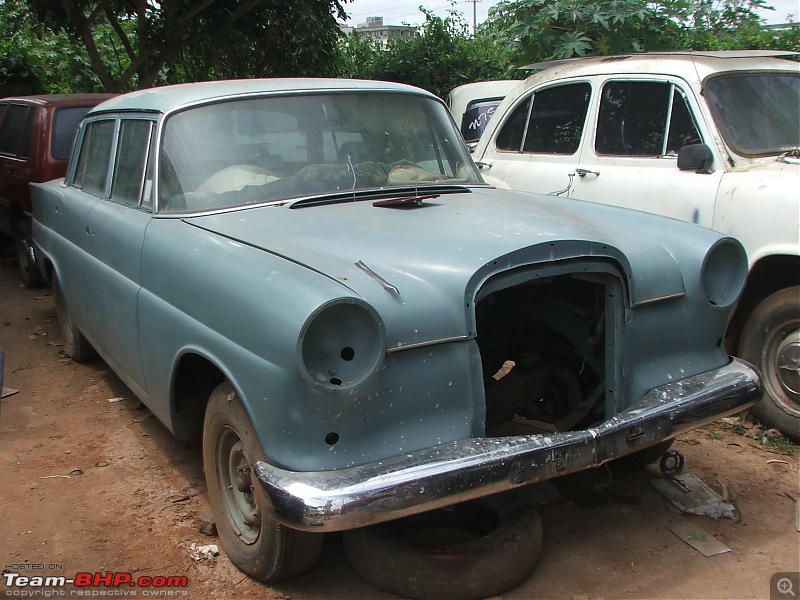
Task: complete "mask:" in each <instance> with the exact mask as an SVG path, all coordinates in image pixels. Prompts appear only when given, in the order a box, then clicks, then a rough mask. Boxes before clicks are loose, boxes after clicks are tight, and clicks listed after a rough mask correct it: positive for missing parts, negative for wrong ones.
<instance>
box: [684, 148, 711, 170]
mask: <svg viewBox="0 0 800 600" xmlns="http://www.w3.org/2000/svg"><path fill="white" fill-rule="evenodd" d="M712 162H714V155H713V154H711V148H709V147H708V146H707V145H706V144H690V145H689V146H684V147H683V148H681V149H680V152H678V168H679V169H680V170H681V171H694V172H695V173H700V174H701V175H710V174H711V173H713V172H714V169H712V168H711V163H712Z"/></svg>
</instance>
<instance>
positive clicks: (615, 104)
mask: <svg viewBox="0 0 800 600" xmlns="http://www.w3.org/2000/svg"><path fill="white" fill-rule="evenodd" d="M701 141H702V139H701V137H700V133H699V131H698V128H697V125H696V123H695V120H694V117H693V116H692V113H691V110H690V109H689V105H688V103H687V100H686V96H685V94H684V93H683V92H682V90H680V88H678V87H677V86H675V85H674V84H672V83H668V82H662V81H610V82H608V83H606V84H605V85H604V86H603V92H602V95H601V97H600V111H599V114H598V119H597V134H596V138H595V151H596V152H597V154H598V155H611V156H642V157H659V156H675V155H677V153H678V151H679V150H680V149H681V148H682V147H683V146H687V145H689V144H697V143H700V142H701Z"/></svg>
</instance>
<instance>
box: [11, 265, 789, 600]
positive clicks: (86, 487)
mask: <svg viewBox="0 0 800 600" xmlns="http://www.w3.org/2000/svg"><path fill="white" fill-rule="evenodd" d="M60 341H61V340H60V336H59V332H58V326H57V323H56V321H55V312H54V304H53V298H52V295H51V292H50V290H49V289H26V288H24V287H21V286H20V284H19V283H18V279H17V274H16V271H15V269H14V268H13V262H12V261H9V260H2V261H0V347H3V348H4V349H5V352H6V359H5V387H6V388H11V389H15V390H19V391H18V392H17V393H15V394H13V395H10V396H7V397H5V398H3V399H2V404H1V405H0V506H2V512H1V513H0V514H1V515H2V519H0V560H2V563H0V564H2V565H3V567H4V571H5V572H10V573H14V572H16V573H21V574H22V575H27V576H36V575H40V576H45V575H47V576H57V575H63V576H65V577H68V578H69V577H73V576H74V575H75V574H76V573H78V572H88V573H94V572H106V571H112V572H119V573H131V574H133V577H134V578H136V577H140V576H144V575H147V576H151V577H157V576H165V577H170V576H185V577H186V578H187V580H188V587H187V588H185V589H178V590H175V589H173V590H171V591H172V592H174V593H176V594H179V595H184V596H185V595H188V596H189V597H195V598H198V599H199V598H266V599H288V598H292V599H304V598H324V599H339V598H342V599H343V598H354V599H372V598H376V599H380V598H393V597H394V596H392V595H390V594H387V593H385V592H382V591H380V590H378V589H376V588H374V587H372V586H371V585H370V584H368V583H366V582H365V581H363V580H362V579H360V578H359V577H358V575H356V574H355V572H354V571H353V570H352V569H351V567H350V566H349V565H348V563H347V561H346V560H345V558H344V555H343V552H342V541H341V536H339V535H336V534H332V535H329V536H328V538H327V539H326V544H325V547H324V550H323V556H322V559H321V561H320V563H319V564H318V565H317V566H316V567H315V568H314V569H313V570H312V571H311V572H309V573H307V574H305V575H303V576H300V577H298V578H295V579H293V580H290V581H287V582H285V583H281V584H279V585H270V586H266V585H261V584H259V583H256V582H254V581H252V580H250V579H248V578H247V577H245V576H244V575H243V574H241V573H240V572H239V571H238V570H236V568H234V567H233V566H232V565H231V563H230V562H229V561H228V559H227V558H226V557H225V555H224V554H221V555H219V556H217V557H216V558H213V559H208V560H200V561H195V560H193V559H192V558H191V557H190V554H189V548H190V547H191V545H192V544H197V545H206V544H213V543H216V542H217V540H216V538H213V537H209V536H206V535H204V534H203V533H201V532H200V531H199V530H198V525H197V517H198V515H201V514H203V513H204V512H206V511H207V510H208V507H207V495H206V488H205V484H204V481H203V473H202V464H201V448H200V444H199V443H198V441H191V442H181V441H178V440H176V439H175V438H174V437H172V435H171V434H170V433H169V432H168V431H167V430H166V429H165V428H164V427H163V426H162V425H161V424H160V423H159V422H158V421H157V420H156V419H155V418H152V415H151V413H149V412H148V411H147V410H146V409H144V408H143V407H142V406H141V404H140V403H139V402H138V401H137V400H136V399H135V398H134V397H133V396H132V394H131V392H130V391H129V390H128V389H127V388H126V387H125V386H124V385H123V384H122V383H121V382H120V380H119V379H118V378H117V377H116V376H115V375H114V374H113V373H112V372H111V370H110V369H109V368H108V367H107V366H106V365H105V364H104V363H103V362H101V361H96V362H92V363H88V364H76V363H74V362H72V361H71V360H69V359H68V358H66V357H65V356H64V355H63V353H62V352H61V346H60ZM750 427H751V425H745V426H744V427H743V426H741V425H739V424H738V423H736V422H727V423H722V422H720V423H717V424H713V425H710V426H708V427H705V428H703V429H700V430H697V431H695V432H692V433H690V434H688V435H685V436H682V437H681V438H679V439H678V440H677V442H676V444H675V446H674V447H675V448H676V449H678V450H680V451H681V452H682V453H683V454H684V456H685V458H686V469H685V470H686V471H687V472H690V473H693V474H695V475H697V476H698V477H699V478H700V479H702V480H703V481H704V482H706V483H707V484H708V485H709V486H711V487H712V488H713V489H714V490H716V491H717V492H718V493H720V494H727V496H728V497H729V498H730V500H731V501H732V503H733V504H734V505H735V507H736V511H735V519H732V520H731V519H725V518H722V519H719V520H713V519H711V518H709V517H706V516H693V515H686V514H681V513H680V512H679V511H678V510H677V509H676V508H675V507H673V506H672V505H671V504H670V503H669V502H668V501H667V500H666V499H665V498H664V497H663V496H662V495H661V494H660V493H659V492H658V491H656V490H655V489H654V488H653V486H652V485H651V484H650V482H649V479H650V478H655V477H661V475H660V473H659V472H658V469H657V468H655V467H648V469H647V470H645V471H642V472H639V473H637V474H636V475H629V476H622V475H616V476H615V477H614V479H613V482H612V484H611V485H610V486H607V487H602V488H600V489H595V487H593V486H595V485H597V483H598V482H607V476H605V475H603V474H598V477H590V478H588V480H587V481H584V482H583V483H580V484H575V485H573V486H572V487H571V489H570V490H567V489H566V488H564V489H561V490H557V489H556V488H554V487H552V486H543V487H541V488H537V489H536V490H532V493H533V494H534V496H535V497H537V498H539V501H540V503H541V504H542V506H541V507H540V510H541V514H542V520H543V526H544V538H545V540H544V543H545V546H544V552H543V557H542V559H541V562H540V563H539V565H538V566H537V568H536V570H535V571H534V572H533V574H532V575H531V576H530V577H529V578H528V579H527V580H526V581H525V582H524V583H523V584H522V585H520V586H519V587H517V588H515V589H513V590H509V591H508V592H506V593H504V594H503V595H502V598H507V599H515V598H517V599H519V598H524V599H527V598H599V599H602V598H606V599H616V598H623V599H627V598H726V599H730V598H769V597H770V591H771V590H770V578H771V577H772V576H773V575H774V574H775V573H779V572H797V571H800V533H798V532H797V530H796V527H797V519H798V505H797V501H796V500H795V499H797V498H798V496H800V489H798V488H799V487H800V483H799V480H798V458H797V448H791V447H789V448H786V447H784V448H783V449H781V448H778V447H775V446H774V445H771V444H763V443H761V441H760V440H759V439H758V436H756V439H753V437H752V436H751V437H748V436H747V435H741V433H736V431H739V432H741V431H742V430H745V431H747V430H748V429H749V428H750ZM555 492H557V493H555ZM680 525H690V526H692V527H694V528H700V529H701V530H702V531H705V532H707V534H709V537H713V538H715V539H716V540H718V541H720V542H722V543H723V544H724V545H726V546H727V547H729V548H730V552H727V553H724V554H719V555H716V556H712V557H706V556H704V555H703V554H701V553H700V552H699V551H698V550H696V549H694V548H693V547H691V546H689V545H688V544H687V543H685V542H684V541H682V540H681V539H679V538H678V537H677V535H676V534H675V533H673V532H672V531H671V529H670V528H671V527H673V528H674V527H676V526H680ZM6 582H7V577H4V579H3V580H2V581H0V597H11V596H16V597H21V596H22V593H21V591H22V590H21V589H20V588H12V587H7V586H6ZM25 591H27V592H29V594H30V592H31V591H32V588H28V589H26V590H25ZM63 591H65V593H66V595H67V596H69V595H77V592H78V591H86V590H85V589H83V588H81V589H80V590H77V589H76V588H73V587H71V586H70V587H67V588H63ZM94 591H95V592H97V591H98V590H96V589H95V590H94ZM100 591H107V592H119V594H117V595H118V596H119V595H122V594H123V593H124V595H133V592H137V591H138V595H139V596H142V595H145V594H144V591H143V590H142V588H137V590H130V589H125V588H124V587H123V588H121V589H116V590H114V589H109V590H105V589H101V590H100ZM145 591H146V590H145ZM792 591H794V592H795V593H798V592H800V589H796V588H795V589H793V590H792ZM184 592H187V594H184ZM54 595H55V594H54ZM29 597H30V596H29ZM773 597H783V596H775V595H773ZM790 597H791V596H788V595H787V596H786V600H789V598H790Z"/></svg>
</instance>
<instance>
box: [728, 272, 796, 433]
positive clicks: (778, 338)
mask: <svg viewBox="0 0 800 600" xmlns="http://www.w3.org/2000/svg"><path fill="white" fill-rule="evenodd" d="M739 356H741V357H742V358H743V359H745V360H747V361H750V362H751V363H753V364H754V365H756V366H757V367H758V368H759V370H760V371H761V377H762V380H763V383H764V395H763V397H762V398H761V400H759V401H758V403H757V404H756V405H755V406H754V407H753V412H754V413H755V414H756V416H757V417H758V418H759V419H760V420H761V422H762V423H764V424H765V425H769V426H770V427H775V428H776V429H778V430H779V431H780V432H781V433H783V434H784V435H785V436H786V437H788V438H790V439H792V440H794V441H796V442H797V441H800V287H798V286H795V287H791V288H787V289H785V290H781V291H779V292H775V293H774V294H772V295H771V296H769V297H767V298H766V299H765V300H763V301H762V302H761V303H760V304H759V305H758V306H756V308H755V310H754V311H753V312H752V313H751V314H750V316H749V317H748V319H747V322H746V323H745V325H744V328H743V329H742V335H741V338H740V340H739Z"/></svg>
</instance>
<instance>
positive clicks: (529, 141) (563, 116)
mask: <svg viewBox="0 0 800 600" xmlns="http://www.w3.org/2000/svg"><path fill="white" fill-rule="evenodd" d="M590 97H591V86H590V85H589V84H588V83H573V84H569V85H561V86H557V87H551V88H547V89H543V90H539V91H537V92H535V93H534V94H533V95H532V96H530V97H529V98H528V99H527V100H526V101H525V102H523V103H521V104H519V105H518V106H517V107H516V108H515V109H514V111H513V112H512V114H511V116H510V117H509V119H508V120H507V121H506V122H505V123H504V124H503V127H502V128H501V130H500V132H499V133H498V137H497V149H498V150H506V151H511V152H526V153H531V154H575V152H577V151H578V147H579V146H580V142H581V137H582V135H583V128H584V124H585V122H586V113H587V111H588V109H589V99H590Z"/></svg>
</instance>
